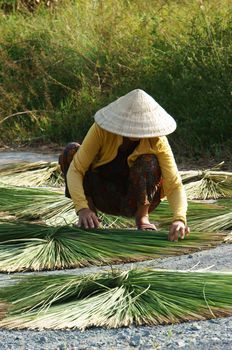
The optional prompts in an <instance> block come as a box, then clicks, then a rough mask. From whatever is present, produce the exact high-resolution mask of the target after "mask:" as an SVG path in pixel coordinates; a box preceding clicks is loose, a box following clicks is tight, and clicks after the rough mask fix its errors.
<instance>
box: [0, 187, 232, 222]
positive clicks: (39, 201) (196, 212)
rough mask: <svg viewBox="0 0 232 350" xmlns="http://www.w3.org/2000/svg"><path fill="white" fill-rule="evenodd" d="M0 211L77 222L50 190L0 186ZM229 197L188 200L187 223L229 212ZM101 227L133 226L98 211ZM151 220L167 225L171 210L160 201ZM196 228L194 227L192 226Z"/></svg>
mask: <svg viewBox="0 0 232 350" xmlns="http://www.w3.org/2000/svg"><path fill="white" fill-rule="evenodd" d="M0 197H1V203H0V212H5V213H10V214H11V215H15V216H16V217H17V218H19V219H23V220H42V221H44V222H46V224H49V225H66V224H72V223H75V222H76V221H77V216H76V214H75V211H74V206H73V203H72V201H71V200H70V199H68V198H65V197H64V195H63V194H62V193H61V192H57V191H54V190H51V189H41V188H38V189H32V188H20V187H0ZM231 203H232V200H231V199H222V200H219V201H217V202H216V203H197V202H189V209H188V223H189V224H190V225H191V224H194V225H197V223H198V222H199V223H200V222H201V221H202V220H205V219H210V218H212V217H214V216H218V215H221V214H226V213H228V212H229V211H231ZM99 216H100V218H101V220H102V226H103V227H107V228H108V227H112V228H114V227H115V228H126V227H131V226H133V220H130V219H127V218H122V217H114V216H109V215H105V214H102V213H100V214H99ZM150 217H151V220H153V221H155V222H159V223H160V225H161V226H164V227H166V226H167V225H170V222H171V220H172V213H171V210H170V208H169V204H168V202H167V201H162V202H161V203H160V205H159V206H158V207H157V208H156V210H155V211H154V212H153V213H151V215H150ZM196 228H197V226H196Z"/></svg>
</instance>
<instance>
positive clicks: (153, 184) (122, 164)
mask: <svg viewBox="0 0 232 350" xmlns="http://www.w3.org/2000/svg"><path fill="white" fill-rule="evenodd" d="M138 144H139V141H130V140H129V139H128V138H124V139H123V144H122V145H121V146H120V147H119V149H118V154H117V156H116V158H115V159H113V160H112V161H111V162H109V163H107V164H104V165H102V166H100V167H98V168H96V169H94V170H88V171H87V172H86V174H85V176H84V181H83V187H84V191H85V195H86V196H88V197H91V198H92V201H93V203H94V205H95V207H96V208H97V209H98V210H100V211H102V212H103V213H106V214H111V215H121V216H127V217H133V216H134V215H135V213H136V210H137V207H138V206H139V205H142V204H150V207H149V212H151V211H153V210H154V209H155V208H156V207H157V206H158V205H159V203H160V192H161V170H160V166H159V163H158V160H157V157H156V156H155V155H152V154H144V155H141V156H139V157H138V158H137V159H136V161H135V162H134V163H133V165H132V167H131V168H129V166H128V164H127V158H128V156H129V155H130V154H131V153H132V152H133V151H134V149H135V148H136V146H137V145H138ZM79 147H80V146H79V144H76V143H71V144H69V145H68V146H67V147H66V148H65V150H64V152H63V154H62V155H61V156H60V158H59V162H60V165H61V169H62V171H63V174H64V177H65V183H66V174H67V170H68V167H69V164H70V163H71V160H72V158H73V155H74V154H75V152H76V151H77V150H78V148H79ZM74 150H75V151H74ZM65 195H66V196H69V191H68V188H67V183H66V190H65Z"/></svg>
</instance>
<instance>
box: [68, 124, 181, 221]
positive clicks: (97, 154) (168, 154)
mask: <svg viewBox="0 0 232 350" xmlns="http://www.w3.org/2000/svg"><path fill="white" fill-rule="evenodd" d="M122 142H123V137H122V136H120V135H116V134H113V133H111V132H109V131H106V130H104V129H102V128H101V127H100V126H99V125H98V124H96V123H94V124H93V125H92V127H91V128H90V129H89V131H88V133H87V135H86V137H85V139H84V141H83V143H82V145H81V147H80V148H79V150H78V152H77V153H76V154H75V155H74V158H73V161H72V163H71V164H70V167H69V170H68V173H67V183H68V188H69V192H70V195H71V198H72V200H73V203H74V206H75V210H76V211H77V212H78V211H79V210H80V209H82V208H88V203H87V200H86V197H85V194H84V189H83V178H84V175H85V173H86V171H87V170H88V169H95V168H97V167H99V166H100V165H103V164H106V163H109V162H111V161H112V160H113V159H114V158H115V157H116V155H117V151H118V148H119V146H120V145H121V144H122ZM142 154H155V155H156V156H157V158H158V161H159V165H160V168H161V173H162V179H163V181H162V197H164V196H166V197H167V199H168V202H169V205H170V207H171V210H172V212H173V221H175V220H182V221H184V222H185V223H186V211H187V199H186V194H185V191H184V187H183V185H182V181H181V177H180V175H179V172H178V169H177V166H176V163H175V159H174V157H173V153H172V150H171V148H170V146H169V143H168V140H167V138H166V137H165V136H162V137H154V138H144V139H141V140H140V143H139V145H138V146H137V147H136V148H135V150H134V151H133V153H132V154H131V155H130V156H129V157H128V159H127V162H128V165H129V167H130V166H131V165H132V164H133V162H134V160H135V159H136V158H137V157H138V156H139V155H142Z"/></svg>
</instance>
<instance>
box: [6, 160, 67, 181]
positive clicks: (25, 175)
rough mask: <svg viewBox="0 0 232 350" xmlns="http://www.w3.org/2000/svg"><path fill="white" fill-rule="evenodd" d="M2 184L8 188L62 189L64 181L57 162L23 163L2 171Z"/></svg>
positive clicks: (7, 167)
mask: <svg viewBox="0 0 232 350" xmlns="http://www.w3.org/2000/svg"><path fill="white" fill-rule="evenodd" d="M0 183H2V184H5V185H8V186H24V187H41V186H51V187H60V186H63V185H64V179H63V177H62V174H61V171H60V166H59V164H58V163H57V162H43V161H41V162H35V163H25V162H23V163H17V164H11V165H8V166H6V167H4V168H2V169H0Z"/></svg>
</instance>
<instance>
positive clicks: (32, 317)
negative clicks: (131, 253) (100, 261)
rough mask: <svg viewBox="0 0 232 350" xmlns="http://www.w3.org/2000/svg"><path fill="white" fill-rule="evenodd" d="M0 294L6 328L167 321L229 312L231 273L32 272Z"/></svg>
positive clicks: (223, 314) (216, 315)
mask: <svg viewBox="0 0 232 350" xmlns="http://www.w3.org/2000/svg"><path fill="white" fill-rule="evenodd" d="M0 298H1V299H2V301H3V300H4V301H5V302H6V305H7V306H8V314H7V316H6V317H5V318H4V319H3V320H2V321H1V322H0V326H1V327H4V328H9V329H15V328H16V329H21V328H29V329H81V330H84V329H86V328H88V327H92V326H100V327H107V328H117V327H123V326H130V325H157V324H169V323H177V322H183V321H188V320H205V319H209V318H215V317H221V316H229V315H232V274H231V273H228V274H225V273H219V272H217V273H216V272H214V273H212V272H176V271H156V270H141V269H140V270H139V269H138V270H136V269H131V270H129V271H112V270H111V271H108V272H104V273H98V274H92V275H86V276H83V275H82V276H80V275H79V276H75V275H53V276H52V275H50V276H37V277H36V276H31V277H27V278H22V280H21V281H20V282H19V283H18V284H16V285H14V286H13V287H12V286H11V287H7V288H4V289H3V290H2V291H1V292H0ZM2 305H4V303H3V302H2ZM0 307H1V306H0Z"/></svg>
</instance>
